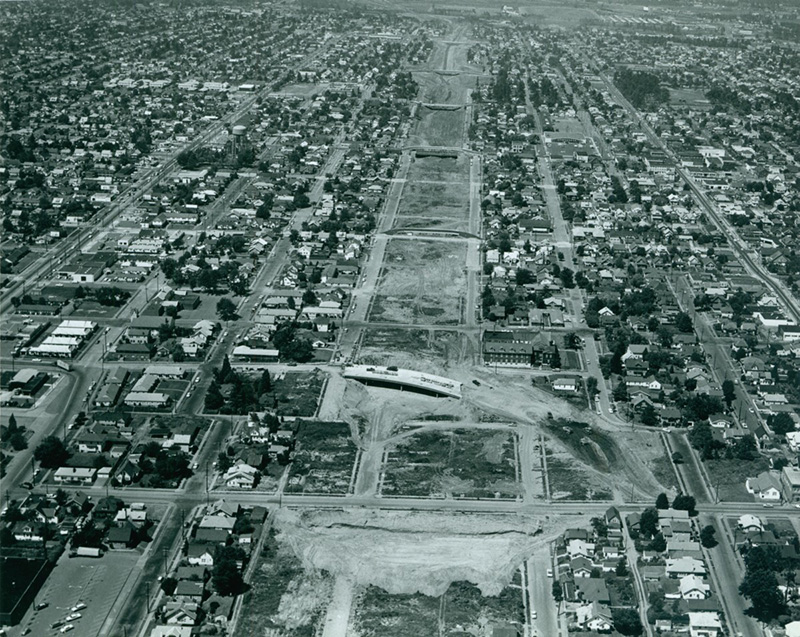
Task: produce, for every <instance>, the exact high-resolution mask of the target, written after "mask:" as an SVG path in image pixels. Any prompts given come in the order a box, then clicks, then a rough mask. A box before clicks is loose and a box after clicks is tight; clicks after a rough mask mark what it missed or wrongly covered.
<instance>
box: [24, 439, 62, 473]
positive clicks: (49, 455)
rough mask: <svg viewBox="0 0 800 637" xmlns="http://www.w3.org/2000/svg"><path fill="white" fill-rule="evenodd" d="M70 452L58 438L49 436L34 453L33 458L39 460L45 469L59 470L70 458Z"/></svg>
mask: <svg viewBox="0 0 800 637" xmlns="http://www.w3.org/2000/svg"><path fill="white" fill-rule="evenodd" d="M69 456H70V453H69V450H68V449H67V448H66V446H65V445H64V442H63V441H62V440H61V439H60V438H57V437H56V436H48V437H47V438H45V439H44V440H42V442H41V443H39V446H38V447H36V449H35V450H34V452H33V457H34V458H36V460H38V461H39V462H40V463H41V465H42V466H43V467H44V468H45V469H58V468H59V467H60V466H61V465H63V464H64V463H65V462H66V461H67V459H68V458H69Z"/></svg>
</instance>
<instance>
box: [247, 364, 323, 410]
mask: <svg viewBox="0 0 800 637" xmlns="http://www.w3.org/2000/svg"><path fill="white" fill-rule="evenodd" d="M257 378H260V376H259V377H256V376H253V377H251V378H250V379H249V380H250V381H256V380H257ZM325 378H326V375H325V374H324V373H322V372H320V371H314V372H293V373H285V374H280V375H278V376H276V377H275V378H273V379H272V389H271V390H270V391H269V392H267V393H266V394H262V396H261V404H262V405H263V406H264V407H269V408H271V409H275V413H276V414H277V415H278V416H301V417H310V416H313V415H314V414H315V413H317V404H318V402H319V398H320V394H321V393H322V388H323V386H324V385H325Z"/></svg>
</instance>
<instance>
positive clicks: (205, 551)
mask: <svg viewBox="0 0 800 637" xmlns="http://www.w3.org/2000/svg"><path fill="white" fill-rule="evenodd" d="M186 559H187V561H188V562H189V564H191V565H192V566H208V567H212V566H214V551H213V548H212V547H210V546H209V545H207V544H197V543H194V542H193V543H190V544H189V548H188V550H187V552H186Z"/></svg>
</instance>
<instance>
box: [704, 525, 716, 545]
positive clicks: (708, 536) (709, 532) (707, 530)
mask: <svg viewBox="0 0 800 637" xmlns="http://www.w3.org/2000/svg"><path fill="white" fill-rule="evenodd" d="M716 532H717V531H716V529H715V528H714V527H713V526H711V525H710V524H707V525H706V526H704V527H703V528H702V529H701V530H700V544H702V545H703V546H704V547H705V548H707V549H713V548H714V547H715V546H716V545H717V544H719V542H717V538H716V537H715V535H716Z"/></svg>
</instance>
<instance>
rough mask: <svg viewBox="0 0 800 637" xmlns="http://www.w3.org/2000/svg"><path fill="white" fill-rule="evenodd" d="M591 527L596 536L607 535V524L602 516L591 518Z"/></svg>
mask: <svg viewBox="0 0 800 637" xmlns="http://www.w3.org/2000/svg"><path fill="white" fill-rule="evenodd" d="M592 529H594V532H595V535H597V537H607V536H608V525H607V524H606V521H605V520H604V519H603V518H592Z"/></svg>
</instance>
